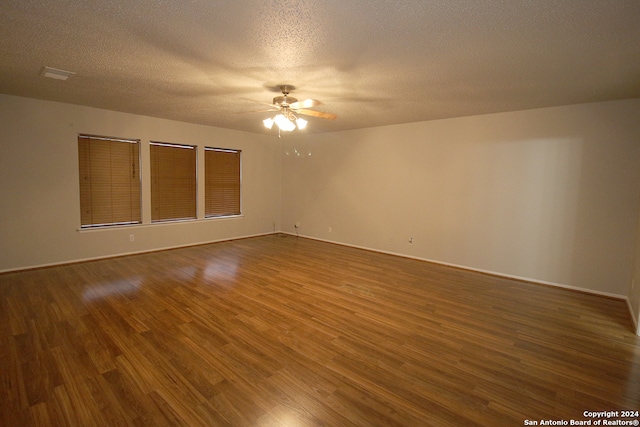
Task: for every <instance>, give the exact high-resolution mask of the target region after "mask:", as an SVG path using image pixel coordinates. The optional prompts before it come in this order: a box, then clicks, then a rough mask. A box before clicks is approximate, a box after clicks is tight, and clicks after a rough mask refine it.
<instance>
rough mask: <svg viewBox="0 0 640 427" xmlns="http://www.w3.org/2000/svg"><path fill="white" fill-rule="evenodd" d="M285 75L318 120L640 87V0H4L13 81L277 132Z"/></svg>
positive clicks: (2, 18)
mask: <svg viewBox="0 0 640 427" xmlns="http://www.w3.org/2000/svg"><path fill="white" fill-rule="evenodd" d="M44 66H49V67H54V68H60V69H63V70H69V71H73V72H75V73H76V74H75V75H74V76H73V77H72V78H70V79H69V80H68V81H60V80H53V79H48V78H44V77H41V76H40V72H41V71H42V68H43V67H44ZM282 83H287V84H291V85H294V86H295V87H296V90H295V91H294V92H293V93H292V95H293V96H295V97H297V98H299V99H304V98H315V99H318V100H320V101H322V105H320V106H318V107H316V109H317V110H319V111H327V112H331V113H335V114H337V115H338V118H337V119H336V120H333V121H331V120H323V119H320V118H314V117H311V118H309V126H308V128H307V130H305V132H323V131H333V130H343V129H354V128H362V127H370V126H379V125H387V124H395V123H407V122H415V121H423V120H432V119H439V118H447V117H459V116H467V115H475V114H484V113H493V112H501V111H512V110H521V109H528V108H537V107H546V106H554V105H566V104H574V103H583V102H593V101H603V100H614V99H623V98H638V97H640V1H638V0H589V1H586V0H563V1H557V0H553V1H548V0H505V1H500V0H494V1H489V0H486V1H480V0H478V1H470V0H469V1H463V0H432V1H426V0H413V1H384V0H366V1H365V0H324V1H316V0H299V1H294V0H290V1H283V0H270V1H269V0H266V1H265V0H246V1H241V0H229V1H225V0H217V1H216V0H185V1H181V2H177V1H172V0H138V1H133V0H128V1H127V0H121V1H117V0H58V1H55V2H53V1H51V0H40V1H34V0H2V1H1V2H0V93H6V94H12V95H20V96H27V97H33V98H41V99H48V100H54V101H61V102H67V103H72V104H80V105H88V106H93V107H98V108H105V109H110V110H117V111H124V112H130V113H135V114H142V115H147V116H154V117H162V118H168V119H175V120H181V121H186V122H191V123H200V124H206V125H212V126H217V127H223V128H230V129H238V130H244V131H249V132H260V133H267V132H269V131H268V130H266V129H265V128H263V127H262V123H261V120H262V119H264V118H266V117H267V116H268V114H266V113H247V114H238V113H240V112H243V111H252V110H257V109H260V108H262V107H263V106H264V105H263V103H268V102H270V101H271V99H272V98H273V97H274V96H276V95H277V94H276V93H275V92H274V91H273V90H274V87H277V86H278V85H279V84H282ZM271 132H274V130H272V131H271Z"/></svg>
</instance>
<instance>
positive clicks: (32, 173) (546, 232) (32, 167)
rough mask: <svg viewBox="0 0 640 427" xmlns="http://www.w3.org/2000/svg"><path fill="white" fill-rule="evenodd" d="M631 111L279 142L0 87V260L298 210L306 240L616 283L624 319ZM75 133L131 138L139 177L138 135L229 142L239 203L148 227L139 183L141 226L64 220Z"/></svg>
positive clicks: (542, 112)
mask: <svg viewBox="0 0 640 427" xmlns="http://www.w3.org/2000/svg"><path fill="white" fill-rule="evenodd" d="M639 117H640V100H637V99H636V100H628V101H617V102H608V103H597V104H584V105H574V106H567V107H556V108H546V109H538V110H529V111H520V112H511V113H503V114H493V115H486V116H474V117H465V118H458V119H450V120H438V121H432V122H421V123H411V124H405V125H397V126H386V127H379V128H369V129H362V130H355V131H347V132H336V133H329V134H312V133H309V134H305V133H298V134H290V135H289V134H287V135H285V136H284V137H283V138H282V140H278V139H275V138H272V137H269V136H266V135H256V134H248V133H243V132H236V131H230V130H224V129H217V128H211V127H207V126H198V125H192V124H187V123H181V122H175V121H169V120H162V119H155V118H149V117H143V116H137V115H132V114H125V113H117V112H112V111H106V110H100V109H93V108H87V107H81V106H74V105H69V104H61V103H53V102H46V101H39V100H33V99H27V98H20V97H12V96H7V95H0V122H1V126H0V148H1V150H2V151H1V155H0V180H1V182H2V183H3V185H2V186H1V187H0V271H7V270H14V269H21V268H26V267H34V266H41V265H48V264H56V263H61V262H69V261H75V260H82V259H90V258H99V257H105V256H111V255H117V254H126V253H135V252H142V251H149V250H155V249H161V248H168V247H176V246H182V245H190V244H195V243H204V242H209V241H217V240H224V239H229V238H236V237H243V236H250V235H257V234H264V233H271V232H273V231H274V229H275V230H282V231H286V232H291V233H295V229H294V227H293V225H294V223H296V222H298V223H299V224H300V228H299V230H298V231H299V233H300V234H301V235H305V236H310V237H313V238H318V239H324V240H329V241H335V242H339V243H344V244H348V245H353V246H361V247H365V248H370V249H374V250H379V251H384V252H390V253H397V254H402V255H406V256H411V257H416V258H421V259H427V260H433V261H437V262H442V263H447V264H453V265H458V266H463V267H468V268H473V269H478V270H482V271H489V272H495V273H499V274H503V275H510V276H515V277H522V278H526V279H532V280H536V281H540V282H545V283H552V284H559V285H562V286H570V287H576V288H581V289H586V290H590V291H593V292H597V293H603V294H607V295H614V296H624V297H626V298H628V299H629V301H630V304H631V307H632V308H633V310H634V311H635V316H636V318H637V317H638V311H639V310H640V286H639V285H638V281H639V279H638V277H639V276H638V275H639V274H640V273H639V270H640V259H639V257H640V249H639V250H638V251H637V252H636V255H635V260H636V261H635V265H636V267H635V273H634V267H633V265H634V245H636V246H638V247H640V234H638V236H637V237H636V229H637V228H636V224H637V222H638V220H639V218H640V209H639V205H640V201H639V197H640V196H639V194H638V185H639V184H640V167H639V166H638V165H639V164H640V120H639V119H638V118H639ZM78 133H90V134H98V135H108V136H119V137H126V138H139V139H141V140H142V144H143V145H144V147H145V149H143V150H142V153H143V169H142V172H143V174H148V173H149V171H148V151H147V150H146V145H147V144H148V142H149V140H160V141H166V142H177V143H185V144H194V145H198V148H199V150H200V151H201V150H202V149H203V147H204V146H205V145H210V146H222V147H229V148H237V149H241V150H243V212H244V216H243V217H242V218H232V219H221V220H199V221H190V222H184V223H171V224H163V225H157V224H153V225H152V224H148V222H149V219H150V207H149V200H150V194H149V193H150V192H149V188H148V180H147V186H146V187H143V201H144V211H143V219H144V222H145V224H143V225H140V226H133V227H119V228H114V229H104V230H94V231H78V228H79V222H80V219H79V199H78V174H77V145H76V135H77V134H78ZM199 172H200V174H202V173H203V171H202V168H201V169H200V171H199ZM199 192H200V193H201V194H202V192H203V189H202V188H199ZM198 212H199V216H200V217H202V212H203V208H202V206H199V209H198ZM130 234H134V236H135V240H134V241H133V242H131V241H130V240H129V235H130ZM410 238H412V239H413V244H409V242H408V240H409V239H410ZM634 274H635V277H636V283H635V286H634V288H633V289H632V287H631V282H632V278H633V276H634Z"/></svg>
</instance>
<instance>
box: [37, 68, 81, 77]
mask: <svg viewBox="0 0 640 427" xmlns="http://www.w3.org/2000/svg"><path fill="white" fill-rule="evenodd" d="M74 74H75V73H74V72H71V71H65V70H58V69H57V68H51V67H44V68H43V69H42V72H41V73H40V75H41V76H42V77H49V78H50V79H56V80H67V79H68V78H69V77H71V76H73V75H74Z"/></svg>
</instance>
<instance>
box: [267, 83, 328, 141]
mask: <svg viewBox="0 0 640 427" xmlns="http://www.w3.org/2000/svg"><path fill="white" fill-rule="evenodd" d="M293 89H295V87H293V86H289V85H282V86H280V91H281V92H282V96H276V97H275V98H273V102H272V103H271V104H269V107H270V108H269V109H267V110H259V111H272V112H277V113H278V114H276V115H275V116H274V117H269V118H267V119H265V120H263V121H262V123H263V124H264V126H265V127H266V128H268V129H271V128H272V127H273V125H274V124H275V125H276V126H278V130H279V131H286V132H290V131H292V130H294V129H296V127H297V128H298V129H304V128H305V127H306V126H307V121H306V120H305V119H303V118H302V117H298V115H300V114H302V115H307V116H312V117H319V118H322V119H329V120H334V119H335V118H336V117H337V116H336V115H335V114H332V113H324V112H322V111H315V110H310V108H313V107H315V106H317V105H320V104H321V102H320V101H318V100H316V99H305V100H304V101H298V100H297V99H296V98H294V97H292V96H289V92H290V91H291V90H293Z"/></svg>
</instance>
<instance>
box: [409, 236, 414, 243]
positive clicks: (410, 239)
mask: <svg viewBox="0 0 640 427" xmlns="http://www.w3.org/2000/svg"><path fill="white" fill-rule="evenodd" d="M409 244H410V245H413V237H409Z"/></svg>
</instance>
